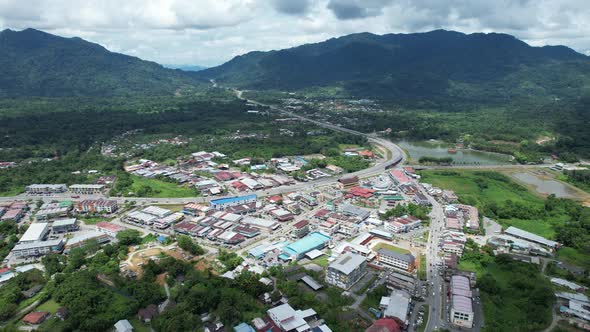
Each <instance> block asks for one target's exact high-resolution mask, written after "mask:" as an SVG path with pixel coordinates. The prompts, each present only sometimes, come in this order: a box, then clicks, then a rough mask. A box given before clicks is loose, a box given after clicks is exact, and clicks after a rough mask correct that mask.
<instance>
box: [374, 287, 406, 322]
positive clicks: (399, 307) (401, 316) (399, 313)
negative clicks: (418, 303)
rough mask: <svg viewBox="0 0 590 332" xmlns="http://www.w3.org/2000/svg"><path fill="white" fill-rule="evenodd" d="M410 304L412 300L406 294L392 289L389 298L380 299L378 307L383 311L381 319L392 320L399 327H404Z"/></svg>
mask: <svg viewBox="0 0 590 332" xmlns="http://www.w3.org/2000/svg"><path fill="white" fill-rule="evenodd" d="M411 302H412V300H411V297H410V294H408V292H406V291H403V290H399V289H394V290H393V291H392V292H391V295H390V296H384V297H382V298H381V304H380V307H381V309H382V310H383V317H384V318H392V319H394V320H396V321H397V322H398V323H399V324H400V325H402V326H406V325H407V322H408V314H409V313H410V303H411Z"/></svg>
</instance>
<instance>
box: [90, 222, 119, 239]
mask: <svg viewBox="0 0 590 332" xmlns="http://www.w3.org/2000/svg"><path fill="white" fill-rule="evenodd" d="M125 229H126V228H125V227H122V226H119V225H115V224H113V223H110V222H105V221H101V222H99V223H97V224H96V230H97V231H99V232H101V233H104V234H106V235H108V236H110V237H117V233H119V232H120V231H124V230H125Z"/></svg>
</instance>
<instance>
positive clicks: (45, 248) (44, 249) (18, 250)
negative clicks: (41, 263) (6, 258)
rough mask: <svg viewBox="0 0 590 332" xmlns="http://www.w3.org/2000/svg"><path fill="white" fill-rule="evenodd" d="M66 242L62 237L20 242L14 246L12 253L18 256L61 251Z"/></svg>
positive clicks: (40, 254)
mask: <svg viewBox="0 0 590 332" xmlns="http://www.w3.org/2000/svg"><path fill="white" fill-rule="evenodd" d="M63 247H64V243H63V241H62V240H61V239H57V240H49V241H37V242H26V243H18V244H17V245H15V246H14V248H12V251H11V253H12V255H13V256H14V257H16V258H23V257H36V256H43V255H46V254H48V253H51V252H61V251H62V250H63Z"/></svg>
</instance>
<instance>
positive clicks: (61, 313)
mask: <svg viewBox="0 0 590 332" xmlns="http://www.w3.org/2000/svg"><path fill="white" fill-rule="evenodd" d="M55 315H56V316H57V318H59V319H61V320H65V319H67V318H68V316H69V315H70V311H69V310H68V309H67V308H65V307H61V308H59V309H57V312H56V313H55Z"/></svg>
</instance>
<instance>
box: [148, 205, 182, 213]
mask: <svg viewBox="0 0 590 332" xmlns="http://www.w3.org/2000/svg"><path fill="white" fill-rule="evenodd" d="M155 206H157V207H161V208H162V209H168V210H170V211H172V212H181V211H182V209H183V208H184V204H156V205H155Z"/></svg>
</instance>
